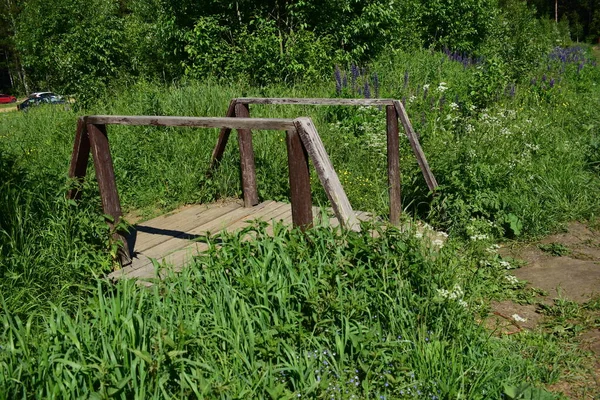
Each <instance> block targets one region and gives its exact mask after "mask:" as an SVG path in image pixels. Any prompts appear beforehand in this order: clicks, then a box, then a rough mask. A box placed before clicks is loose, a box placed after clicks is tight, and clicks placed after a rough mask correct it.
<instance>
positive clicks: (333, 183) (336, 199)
mask: <svg viewBox="0 0 600 400" xmlns="http://www.w3.org/2000/svg"><path fill="white" fill-rule="evenodd" d="M294 121H295V123H296V129H297V130H298V134H299V135H300V139H302V143H303V144H304V147H305V148H306V151H307V152H308V155H309V156H310V159H311V161H312V163H313V165H314V166H315V170H316V171H317V175H318V176H319V180H320V181H321V185H323V188H324V189H325V193H326V194H327V197H328V198H329V201H330V202H331V206H332V207H333V211H334V212H335V215H336V217H337V219H338V220H339V221H340V223H341V224H342V226H344V227H345V228H348V229H352V230H358V229H359V228H360V226H359V223H358V220H357V219H356V215H355V214H354V211H352V206H351V205H350V201H349V200H348V196H346V192H344V188H343V187H342V183H341V182H340V179H339V177H338V176H337V174H336V172H335V170H334V169H333V165H332V164H331V160H330V159H329V156H328V155H327V151H326V150H325V146H323V141H321V137H320V136H319V134H318V133H317V130H316V128H315V126H314V125H313V123H312V120H311V119H310V118H304V117H303V118H297V119H295V120H294Z"/></svg>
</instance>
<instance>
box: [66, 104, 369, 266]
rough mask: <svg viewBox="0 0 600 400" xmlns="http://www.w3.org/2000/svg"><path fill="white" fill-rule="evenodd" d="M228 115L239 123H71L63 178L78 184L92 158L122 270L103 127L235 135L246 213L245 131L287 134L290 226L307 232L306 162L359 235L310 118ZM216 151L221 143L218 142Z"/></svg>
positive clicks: (121, 119) (249, 184)
mask: <svg viewBox="0 0 600 400" xmlns="http://www.w3.org/2000/svg"><path fill="white" fill-rule="evenodd" d="M228 114H235V115H238V116H239V117H235V118H232V117H225V118H200V117H171V116H169V117H166V116H131V115H90V116H85V117H80V118H79V120H78V123H77V131H76V134H75V143H74V146H73V154H72V156H71V165H70V168H69V177H70V178H73V179H75V180H77V181H78V182H79V183H81V182H83V179H84V178H85V175H86V171H87V163H88V159H89V155H90V153H91V154H92V156H93V160H94V167H95V170H96V179H97V181H98V187H99V189H100V196H101V198H102V208H103V211H104V214H105V215H107V216H108V217H109V220H108V222H109V225H110V226H111V228H112V232H113V233H112V236H113V238H114V239H116V240H118V241H122V242H123V244H124V246H122V247H121V248H120V249H119V262H120V263H121V265H122V266H125V265H128V264H130V263H131V260H132V257H131V256H132V255H131V254H130V252H129V244H128V242H127V237H126V233H125V232H119V231H116V229H117V228H118V226H119V220H120V218H121V216H122V212H121V203H120V200H119V194H118V190H117V184H116V179H115V173H114V166H113V162H112V156H111V152H110V146H109V142H108V135H107V132H106V125H107V124H113V125H152V126H179V127H200V128H221V134H220V137H223V136H224V133H225V134H226V135H225V136H226V137H228V136H229V133H230V132H231V129H236V130H237V131H238V139H239V143H240V159H241V172H242V188H243V191H244V192H243V194H244V205H245V206H246V207H252V206H254V205H256V204H257V203H258V194H257V192H256V176H255V174H256V171H255V166H254V150H253V148H252V134H251V132H250V129H267V130H285V131H287V141H286V143H287V149H288V165H289V179H290V188H291V201H292V217H293V223H294V226H299V227H300V228H301V229H307V228H308V227H310V226H312V222H313V221H312V200H311V195H310V173H309V170H308V161H309V157H310V159H311V160H312V162H313V165H315V168H316V171H317V175H318V176H319V179H320V181H321V183H322V184H323V187H324V188H325V192H326V194H327V197H328V198H329V199H330V201H331V205H332V207H333V210H334V212H335V215H336V217H337V218H338V221H339V222H340V224H341V226H343V227H345V228H349V229H353V230H358V229H359V223H358V221H357V219H356V216H355V214H354V211H353V210H352V207H351V205H350V202H349V201H348V197H347V196H346V193H345V192H344V189H343V188H342V185H341V183H340V181H339V178H338V176H337V174H336V172H335V170H334V169H333V165H332V164H331V161H330V160H329V157H328V155H327V153H326V151H325V148H324V147H323V142H322V141H321V138H320V137H319V134H318V132H317V130H316V129H315V127H314V124H313V123H312V121H311V119H310V118H297V119H294V120H293V119H261V118H247V115H248V110H247V105H245V104H243V103H234V102H232V103H231V105H230V111H229V112H228ZM221 143H222V148H223V149H224V145H225V143H226V140H225V141H223V142H221ZM79 194H80V193H79V192H78V188H76V189H73V190H70V191H69V193H68V194H67V197H68V198H71V199H76V198H78V197H79Z"/></svg>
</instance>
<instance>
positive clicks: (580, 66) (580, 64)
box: [577, 62, 584, 73]
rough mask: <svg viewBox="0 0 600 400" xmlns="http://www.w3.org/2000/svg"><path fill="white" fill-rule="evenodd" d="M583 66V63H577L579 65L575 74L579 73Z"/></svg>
mask: <svg viewBox="0 0 600 400" xmlns="http://www.w3.org/2000/svg"><path fill="white" fill-rule="evenodd" d="M583 67H584V65H583V62H581V63H579V65H578V66H577V73H580V72H581V70H582V69H583Z"/></svg>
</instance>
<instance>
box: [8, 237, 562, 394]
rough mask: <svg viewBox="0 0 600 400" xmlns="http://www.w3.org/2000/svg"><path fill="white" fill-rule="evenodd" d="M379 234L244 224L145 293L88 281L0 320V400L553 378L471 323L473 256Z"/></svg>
mask: <svg viewBox="0 0 600 400" xmlns="http://www.w3.org/2000/svg"><path fill="white" fill-rule="evenodd" d="M250 230H251V231H254V232H255V236H256V240H253V241H245V240H243V238H244V236H245V234H246V233H248V232H249V231H250ZM378 233H379V235H378V236H377V237H376V238H373V237H370V236H368V235H362V234H357V233H345V234H340V233H339V232H335V231H332V230H331V229H328V228H322V229H319V230H312V231H310V232H308V234H307V235H304V234H302V233H301V232H299V231H298V230H294V231H291V232H289V231H287V230H286V229H284V227H281V226H278V227H276V229H275V233H274V234H273V236H269V235H268V234H267V233H266V231H265V226H264V225H262V226H257V227H255V228H249V230H246V231H244V232H241V233H238V234H236V235H224V236H221V237H218V238H216V237H215V238H207V240H208V242H209V243H211V247H210V250H209V251H208V252H207V253H205V254H203V255H201V256H199V257H198V258H197V259H196V260H195V263H194V265H193V266H192V267H190V268H188V269H186V270H185V271H184V272H182V273H181V275H169V276H168V277H167V278H166V279H165V280H164V281H161V282H156V284H155V285H154V286H152V287H151V288H150V289H147V288H143V287H139V286H137V285H135V284H134V283H132V282H120V283H118V284H117V285H115V286H113V285H111V284H108V283H105V282H101V281H99V282H98V283H97V284H96V285H97V287H96V288H95V290H93V293H92V294H91V295H90V297H89V298H88V300H87V301H86V302H85V304H82V305H81V306H80V307H78V308H77V309H76V310H75V311H73V312H72V313H68V312H65V311H64V309H63V308H61V307H55V308H53V310H52V311H51V312H50V313H48V314H47V315H45V316H43V317H42V322H41V323H40V324H33V323H32V319H33V317H29V318H24V319H21V318H18V317H12V316H10V315H7V314H3V315H2V317H1V318H2V327H1V328H0V343H2V349H1V350H0V372H2V373H1V374H0V387H1V388H2V390H1V391H0V393H1V394H0V398H6V399H9V398H15V397H37V398H39V397H52V396H67V397H86V398H88V397H91V398H109V397H110V398H115V397H118V398H173V397H176V398H182V397H186V398H188V397H190V398H239V397H242V396H244V397H252V398H298V397H307V396H308V397H316V398H336V399H337V398H340V399H347V398H367V397H377V398H422V399H442V398H470V399H475V398H481V399H483V398H499V397H500V396H501V394H502V393H503V390H504V385H509V386H510V385H516V384H519V383H521V382H522V381H523V379H524V378H523V377H524V376H528V380H529V381H532V382H534V383H538V384H539V383H540V382H541V383H543V382H552V381H554V380H555V379H556V374H554V375H553V373H552V371H551V370H550V369H549V367H547V366H546V365H536V364H535V363H532V362H531V361H528V360H527V359H526V358H524V357H523V356H521V355H520V354H519V350H518V349H519V346H520V345H519V344H513V346H515V349H516V350H517V351H516V352H514V353H508V352H505V351H504V350H503V347H504V346H505V345H506V344H505V342H506V339H498V338H495V337H491V336H490V335H489V333H488V332H487V331H486V330H485V329H484V328H483V327H481V326H480V325H478V324H477V323H476V322H475V321H474V316H473V312H474V311H475V310H476V309H477V302H478V301H479V299H478V298H477V295H478V291H474V289H475V286H473V285H472V284H471V282H474V281H473V280H472V279H470V277H471V276H472V275H471V274H472V273H476V269H471V268H470V267H469V266H468V265H476V261H477V259H475V258H471V257H467V258H466V260H468V264H467V266H465V265H464V264H462V263H460V262H457V259H456V251H457V250H459V249H458V248H457V247H455V245H453V244H448V245H447V246H446V247H444V248H443V249H442V250H441V251H438V250H436V249H435V248H431V247H424V245H423V243H424V242H422V241H421V240H419V239H417V238H416V237H415V236H414V235H413V234H412V233H410V232H409V233H400V232H399V231H397V230H395V229H387V230H385V231H384V230H379V231H378ZM217 243H218V245H217ZM468 253H469V252H467V253H465V254H468ZM473 254H474V253H473ZM495 265H496V266H495V267H490V270H489V271H488V272H486V275H487V276H488V277H491V275H490V274H489V273H490V272H492V271H494V272H493V273H499V274H503V272H502V269H503V268H502V267H501V266H499V265H498V264H495ZM459 287H460V289H457V288H459ZM443 289H448V290H450V291H457V290H458V291H459V292H461V293H458V292H457V293H458V294H457V295H456V297H454V298H453V297H444V296H443V295H440V293H442V292H443ZM462 293H464V294H462ZM35 326H41V327H43V328H42V329H36V328H35ZM544 340H545V341H546V342H547V343H546V344H548V343H552V342H553V340H552V338H546V339H543V340H542V341H544ZM538 343H539V340H538ZM540 345H541V343H540ZM499 354H501V355H502V357H498V355H499ZM568 360H569V359H568V358H567V357H565V356H563V355H559V356H555V359H554V362H555V364H553V365H552V366H553V367H560V366H561V365H563V363H565V362H567V361H568Z"/></svg>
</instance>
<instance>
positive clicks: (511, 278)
mask: <svg viewBox="0 0 600 400" xmlns="http://www.w3.org/2000/svg"><path fill="white" fill-rule="evenodd" d="M505 278H506V280H507V281H508V283H510V284H511V285H517V284H518V283H519V280H518V279H517V277H516V276H514V275H506V276H505Z"/></svg>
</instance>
